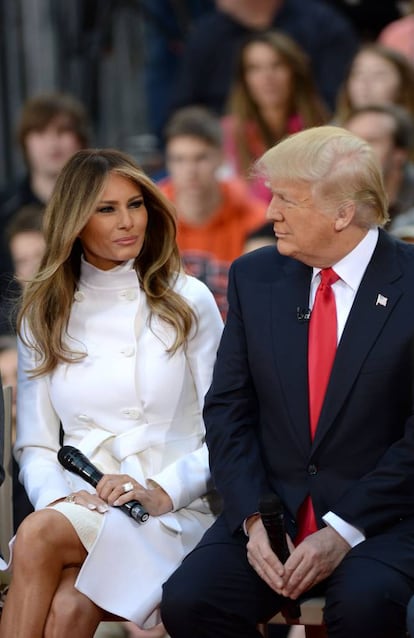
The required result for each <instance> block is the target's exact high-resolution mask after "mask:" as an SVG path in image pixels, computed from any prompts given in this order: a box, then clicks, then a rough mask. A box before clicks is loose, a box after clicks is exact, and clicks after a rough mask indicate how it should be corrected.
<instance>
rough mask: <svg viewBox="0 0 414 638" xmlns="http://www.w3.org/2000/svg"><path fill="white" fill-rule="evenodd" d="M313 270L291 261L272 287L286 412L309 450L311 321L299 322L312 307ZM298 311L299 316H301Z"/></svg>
mask: <svg viewBox="0 0 414 638" xmlns="http://www.w3.org/2000/svg"><path fill="white" fill-rule="evenodd" d="M311 275H312V269H311V268H309V267H307V266H304V265H303V264H301V263H299V262H295V261H292V262H290V263H289V264H288V265H286V266H285V276H284V277H282V278H280V279H279V281H278V282H277V283H275V284H273V285H272V290H271V295H272V331H273V348H274V350H273V357H274V360H275V362H276V366H277V369H278V374H279V378H280V383H281V387H282V392H283V397H284V400H285V405H286V409H287V411H288V413H289V416H290V421H291V424H292V427H293V429H294V431H295V433H296V436H297V438H298V441H299V444H300V446H301V447H302V448H303V449H304V450H309V443H310V439H309V430H308V428H307V427H303V425H304V423H305V424H307V423H308V421H309V411H308V374H307V351H308V346H307V341H308V322H307V321H306V319H302V320H301V319H298V308H299V309H300V312H302V310H306V309H307V308H308V306H309V287H310V280H311ZM300 312H299V314H300Z"/></svg>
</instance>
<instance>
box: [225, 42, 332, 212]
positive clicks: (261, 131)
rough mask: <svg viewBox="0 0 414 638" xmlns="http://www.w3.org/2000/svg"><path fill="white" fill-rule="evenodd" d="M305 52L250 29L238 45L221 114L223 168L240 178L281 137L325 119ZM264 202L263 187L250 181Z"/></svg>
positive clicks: (256, 181) (253, 190)
mask: <svg viewBox="0 0 414 638" xmlns="http://www.w3.org/2000/svg"><path fill="white" fill-rule="evenodd" d="M327 117H328V114H327V111H326V110H325V107H324V106H323V104H322V101H321V99H320V98H319V96H318V94H317V91H316V89H315V86H314V82H313V78H312V74H311V70H310V65H309V62H308V59H307V57H306V54H305V53H304V52H303V51H302V49H301V48H300V47H299V46H298V45H297V44H296V43H295V42H294V41H293V40H292V39H291V38H289V37H288V36H287V35H284V34H282V33H278V32H276V31H269V32H265V33H256V34H254V35H252V36H250V37H249V38H248V39H247V40H246V41H245V42H244V44H243V45H242V47H241V49H240V52H239V56H238V61H237V66H236V73H235V78H234V82H233V87H232V89H231V92H230V98H229V108H228V115H227V116H226V117H224V118H223V121H222V123H223V133H224V153H225V159H226V168H227V169H228V170H229V172H230V173H231V174H236V175H241V176H243V177H246V176H247V175H248V172H249V169H250V168H251V166H252V163H253V162H254V161H255V160H257V159H258V158H259V157H261V156H262V154H263V153H264V152H265V151H266V150H267V149H268V148H270V147H271V146H273V145H274V144H275V143H276V142H278V141H279V140H280V139H281V138H282V137H284V136H285V135H288V134H291V133H295V132H297V131H300V130H302V129H303V128H307V127H309V126H316V125H318V124H323V123H324V122H326V120H327ZM251 190H252V192H253V194H254V195H256V196H259V197H261V198H262V199H264V200H265V201H268V200H269V198H270V194H269V189H267V188H266V187H265V186H264V185H263V184H262V180H261V179H252V181H251Z"/></svg>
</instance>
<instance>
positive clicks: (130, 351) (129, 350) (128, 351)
mask: <svg viewBox="0 0 414 638" xmlns="http://www.w3.org/2000/svg"><path fill="white" fill-rule="evenodd" d="M121 354H123V355H124V357H133V356H134V354H135V348H134V346H126V347H125V348H122V350H121Z"/></svg>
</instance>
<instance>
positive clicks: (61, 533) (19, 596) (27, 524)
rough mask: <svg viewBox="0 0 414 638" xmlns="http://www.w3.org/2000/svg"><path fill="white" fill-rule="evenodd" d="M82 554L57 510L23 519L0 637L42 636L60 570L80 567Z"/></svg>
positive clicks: (0, 627) (77, 541)
mask: <svg viewBox="0 0 414 638" xmlns="http://www.w3.org/2000/svg"><path fill="white" fill-rule="evenodd" d="M86 555H87V553H86V550H85V548H84V547H83V545H82V543H81V542H80V540H79V537H78V535H77V534H76V532H75V530H74V528H73V526H72V524H71V523H70V522H69V521H68V519H67V518H66V517H65V516H63V515H62V514H60V513H59V512H56V511H54V510H52V509H44V510H40V511H38V512H34V513H33V514H30V515H29V516H28V517H27V518H25V520H24V521H23V523H22V524H21V525H20V527H19V529H18V532H17V535H16V540H15V544H14V548H13V575H12V581H11V585H10V589H9V591H8V594H7V598H6V603H5V605H4V608H3V612H2V616H1V624H0V636H1V638H16V637H17V636H18V637H19V638H42V637H43V634H44V629H45V624H46V619H47V617H48V614H49V609H50V605H51V602H52V599H53V596H54V594H55V592H56V590H57V588H58V585H59V583H60V581H61V578H62V574H63V570H64V569H65V568H66V567H68V566H75V567H80V566H81V565H82V563H83V561H84V560H85V558H86Z"/></svg>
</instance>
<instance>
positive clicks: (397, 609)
mask: <svg viewBox="0 0 414 638" xmlns="http://www.w3.org/2000/svg"><path fill="white" fill-rule="evenodd" d="M259 166H261V168H262V171H263V173H264V175H265V177H266V180H267V182H268V184H269V187H270V189H271V191H272V193H273V199H272V201H271V203H270V206H269V210H268V216H269V218H270V219H271V220H272V221H273V223H274V231H275V236H276V240H277V250H276V249H275V248H274V247H267V248H262V249H260V250H258V251H255V252H253V253H249V254H247V255H244V256H243V257H241V258H240V259H238V260H236V262H235V263H234V264H233V266H232V269H231V273H230V283H229V314H228V319H227V324H226V327H225V330H224V333H223V338H222V342H221V345H220V348H219V352H218V359H217V363H216V366H215V371H214V376H213V382H212V386H211V388H210V390H209V393H208V395H207V398H206V406H205V424H206V431H207V443H208V446H209V450H210V463H211V469H212V475H213V479H214V482H215V484H216V486H217V488H218V490H219V492H220V493H221V495H222V497H223V502H224V509H223V514H222V516H220V517H219V518H218V520H217V521H216V523H215V524H214V525H213V526H212V527H211V528H210V530H209V531H208V532H207V533H206V535H205V536H204V538H203V539H202V541H201V542H200V544H199V546H198V547H197V548H196V549H195V550H194V551H193V552H192V553H191V554H190V555H189V556H188V557H187V558H186V559H185V561H184V562H183V564H182V566H181V567H180V568H179V569H178V570H177V572H176V573H175V574H174V575H173V576H172V577H171V578H170V579H169V581H167V583H166V585H165V586H164V601H163V605H162V617H163V621H164V624H165V626H166V629H167V631H168V633H169V635H170V636H172V638H187V637H190V636H191V637H193V636H198V637H200V638H206V637H209V638H210V637H211V638H213V637H214V638H220V637H223V638H224V636H225V637H226V638H233V637H234V638H236V636H237V637H238V638H253V637H256V636H258V635H259V634H258V632H257V630H256V623H258V622H259V621H261V620H263V619H265V618H268V617H270V616H271V615H273V614H274V613H275V612H276V611H277V610H278V609H279V608H280V607H281V605H282V602H283V599H282V598H281V596H287V597H290V598H293V599H297V598H299V597H301V596H302V595H305V596H306V595H307V594H313V593H315V591H316V590H318V591H320V592H322V593H324V594H325V596H326V608H325V620H326V624H327V628H328V635H329V637H330V638H351V637H352V638H397V637H398V638H400V637H402V636H404V635H405V608H406V604H407V602H408V600H409V598H410V596H411V593H412V592H413V591H414V533H413V532H414V463H413V458H414V417H413V416H412V404H413V401H412V399H413V381H414V369H413V368H414V366H413V363H412V361H413V346H414V314H413V307H414V287H413V283H412V282H413V280H414V249H413V247H412V246H410V245H408V244H404V243H402V242H399V241H398V240H396V239H394V238H393V237H391V236H390V235H389V234H388V233H385V232H384V231H383V230H381V228H380V227H381V226H382V225H383V224H384V223H385V222H386V221H387V208H386V195H385V191H384V187H383V183H382V178H381V172H380V168H379V165H378V163H377V161H376V159H375V156H374V153H373V151H372V149H371V147H370V146H369V144H367V143H366V142H364V141H363V140H360V139H359V138H357V137H355V136H354V135H352V134H351V133H349V132H348V131H345V130H343V129H341V128H339V127H331V126H325V127H319V128H313V129H308V130H305V131H302V132H300V133H297V134H295V135H293V136H291V137H290V138H287V139H286V140H284V141H282V142H281V143H280V144H278V145H277V146H275V147H273V148H272V149H270V150H269V151H267V152H266V153H265V155H264V156H263V157H262V159H261V160H260V162H259ZM321 282H322V283H321ZM309 309H311V310H309ZM308 337H309V343H308ZM315 373H316V374H315ZM268 492H272V493H275V494H277V495H278V496H279V497H280V499H281V501H282V503H283V506H284V511H285V524H286V528H287V533H288V534H289V537H290V538H291V539H292V541H293V542H294V543H295V545H296V547H293V546H292V553H291V555H290V557H289V558H288V560H287V562H286V563H285V565H284V566H283V565H282V564H281V563H280V562H279V560H278V559H277V557H276V555H275V554H274V553H273V552H272V551H271V550H270V546H269V541H268V538H267V534H266V531H265V528H264V526H263V523H262V520H261V518H260V516H259V515H258V513H257V512H258V509H259V502H260V500H261V498H262V497H263V495H265V494H266V493H268ZM247 535H248V538H247Z"/></svg>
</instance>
